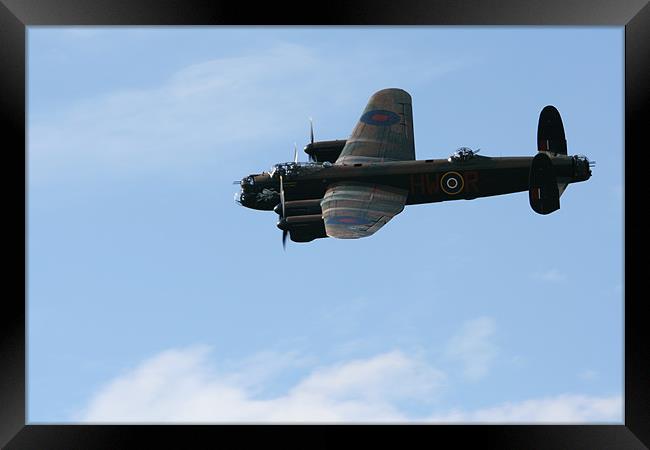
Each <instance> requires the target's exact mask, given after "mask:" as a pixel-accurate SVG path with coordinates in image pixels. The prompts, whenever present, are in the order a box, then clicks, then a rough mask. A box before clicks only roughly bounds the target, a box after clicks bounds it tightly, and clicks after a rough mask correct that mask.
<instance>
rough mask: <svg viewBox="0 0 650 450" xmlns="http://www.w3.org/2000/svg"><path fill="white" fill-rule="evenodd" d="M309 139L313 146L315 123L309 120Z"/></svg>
mask: <svg viewBox="0 0 650 450" xmlns="http://www.w3.org/2000/svg"><path fill="white" fill-rule="evenodd" d="M309 138H310V142H311V143H312V145H313V144H314V121H313V120H312V118H311V117H310V118H309Z"/></svg>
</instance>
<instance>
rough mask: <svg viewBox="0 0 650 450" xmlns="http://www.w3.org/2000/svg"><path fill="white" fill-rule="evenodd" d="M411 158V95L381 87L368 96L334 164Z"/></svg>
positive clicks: (413, 151)
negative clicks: (366, 103) (361, 112)
mask: <svg viewBox="0 0 650 450" xmlns="http://www.w3.org/2000/svg"><path fill="white" fill-rule="evenodd" d="M414 159H415V144H414V140H413V110H412V106H411V96H410V95H409V94H408V92H406V91H404V90H402V89H384V90H381V91H379V92H376V93H375V94H374V95H373V96H372V97H370V100H369V101H368V105H366V109H364V111H363V114H362V115H361V118H360V119H359V122H357V125H356V126H355V127H354V130H352V135H351V136H350V137H349V139H348V140H347V142H346V144H345V146H344V147H343V150H342V151H341V154H340V155H339V157H338V159H337V160H336V164H355V163H371V162H384V161H408V160H414Z"/></svg>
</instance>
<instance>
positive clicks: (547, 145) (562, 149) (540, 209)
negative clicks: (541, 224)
mask: <svg viewBox="0 0 650 450" xmlns="http://www.w3.org/2000/svg"><path fill="white" fill-rule="evenodd" d="M537 150H538V153H537V155H535V157H534V158H533V162H532V164H531V166H530V175H529V188H528V197H529V200H530V206H531V208H533V210H534V211H535V212H536V213H538V214H550V213H552V212H553V211H557V210H558V209H560V196H562V194H563V193H564V190H565V189H566V187H567V186H568V184H569V183H571V182H575V181H584V180H586V179H588V178H589V177H590V176H591V170H590V167H591V166H592V163H590V162H589V160H588V159H587V158H586V157H584V156H573V157H569V156H567V144H566V137H565V135H564V125H562V118H561V117H560V113H559V112H558V110H557V109H555V107H554V106H551V105H548V106H546V107H544V109H542V112H541V113H540V115H539V123H538V126H537Z"/></svg>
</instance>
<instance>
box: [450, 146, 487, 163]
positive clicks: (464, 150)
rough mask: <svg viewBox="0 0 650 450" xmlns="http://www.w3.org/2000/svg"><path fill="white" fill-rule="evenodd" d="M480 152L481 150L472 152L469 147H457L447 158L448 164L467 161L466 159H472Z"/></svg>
mask: <svg viewBox="0 0 650 450" xmlns="http://www.w3.org/2000/svg"><path fill="white" fill-rule="evenodd" d="M480 150H481V149H478V150H476V151H474V150H472V149H471V148H469V147H459V148H457V149H456V151H455V152H454V153H453V154H452V155H451V156H449V162H452V161H467V160H468V159H471V158H473V157H474V155H476V154H477V153H478V152H479V151H480Z"/></svg>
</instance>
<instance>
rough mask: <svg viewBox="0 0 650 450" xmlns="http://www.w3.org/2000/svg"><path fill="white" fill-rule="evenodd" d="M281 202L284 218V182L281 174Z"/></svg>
mask: <svg viewBox="0 0 650 450" xmlns="http://www.w3.org/2000/svg"><path fill="white" fill-rule="evenodd" d="M280 203H281V204H282V217H283V218H284V217H285V215H284V184H283V183H282V175H280Z"/></svg>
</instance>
